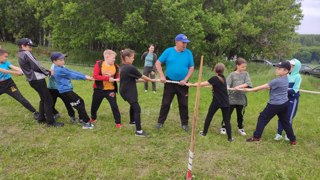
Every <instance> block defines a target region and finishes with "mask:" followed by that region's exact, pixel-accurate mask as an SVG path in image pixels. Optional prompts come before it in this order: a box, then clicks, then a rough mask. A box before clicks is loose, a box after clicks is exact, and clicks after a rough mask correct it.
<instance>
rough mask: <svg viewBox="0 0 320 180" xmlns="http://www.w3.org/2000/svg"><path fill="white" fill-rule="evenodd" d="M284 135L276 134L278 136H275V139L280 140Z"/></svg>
mask: <svg viewBox="0 0 320 180" xmlns="http://www.w3.org/2000/svg"><path fill="white" fill-rule="evenodd" d="M282 138H283V137H282V136H281V135H280V134H276V137H274V140H276V141H280V140H281V139H282Z"/></svg>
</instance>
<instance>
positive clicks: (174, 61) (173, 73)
mask: <svg viewBox="0 0 320 180" xmlns="http://www.w3.org/2000/svg"><path fill="white" fill-rule="evenodd" d="M189 42H190V40H189V39H188V38H187V36H186V35H184V34H178V35H177V36H176V38H175V46H174V47H170V48H167V49H166V50H165V51H164V52H163V54H162V55H161V56H160V57H159V59H158V60H157V62H156V68H157V70H158V72H159V75H160V79H161V82H163V83H165V82H166V80H172V81H178V82H179V84H174V83H165V85H164V90H163V97H162V104H161V109H160V115H159V118H158V123H157V125H156V128H157V129H160V128H162V127H163V124H164V122H165V120H166V118H167V116H168V113H169V110H170V105H171V102H172V99H173V98H174V96H175V95H177V97H178V103H179V112H180V119H181V127H182V129H183V130H185V131H188V130H189V127H188V120H189V116H188V91H189V88H188V86H186V83H187V82H188V80H189V78H190V76H191V75H192V73H193V71H194V61H193V55H192V52H191V51H190V50H189V49H187V43H189ZM162 64H165V65H166V75H164V73H163V71H162Z"/></svg>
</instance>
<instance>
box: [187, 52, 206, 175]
mask: <svg viewBox="0 0 320 180" xmlns="http://www.w3.org/2000/svg"><path fill="white" fill-rule="evenodd" d="M202 65H203V56H201V61H200V69H199V76H198V84H197V93H196V102H195V105H194V112H193V124H192V132H191V142H190V148H189V159H188V171H187V175H186V179H187V180H191V179H192V173H191V171H192V160H193V157H194V156H193V155H194V146H195V142H196V140H195V133H196V127H197V119H198V107H199V100H200V87H201V86H200V83H201V81H202Z"/></svg>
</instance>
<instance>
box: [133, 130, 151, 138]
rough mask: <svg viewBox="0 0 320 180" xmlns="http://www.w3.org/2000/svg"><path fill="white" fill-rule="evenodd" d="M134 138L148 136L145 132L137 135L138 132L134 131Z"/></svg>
mask: <svg viewBox="0 0 320 180" xmlns="http://www.w3.org/2000/svg"><path fill="white" fill-rule="evenodd" d="M135 136H138V137H148V134H147V133H146V132H145V131H142V132H141V133H139V132H138V131H136V133H135Z"/></svg>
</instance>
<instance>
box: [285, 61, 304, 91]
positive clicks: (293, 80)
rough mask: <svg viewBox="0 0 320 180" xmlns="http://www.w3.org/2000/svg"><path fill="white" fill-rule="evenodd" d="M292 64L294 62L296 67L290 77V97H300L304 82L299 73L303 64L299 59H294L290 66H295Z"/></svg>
mask: <svg viewBox="0 0 320 180" xmlns="http://www.w3.org/2000/svg"><path fill="white" fill-rule="evenodd" d="M292 62H294V66H293V69H292V71H291V72H290V73H289V75H288V79H289V91H288V95H289V96H293V97H295V96H299V89H300V85H301V81H302V78H301V75H300V72H299V71H300V69H301V62H300V61H299V60H298V59H292V60H291V61H290V64H293V63H292Z"/></svg>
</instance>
